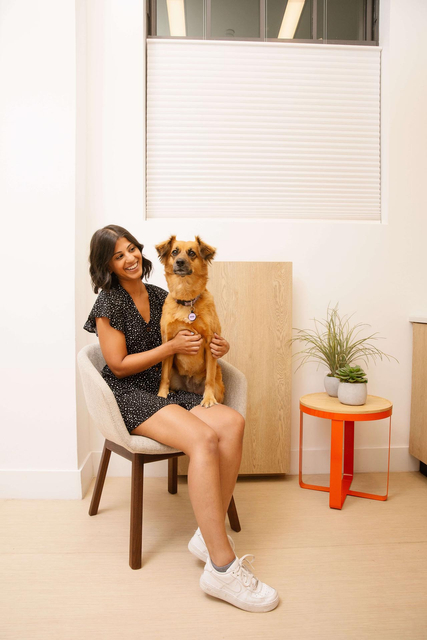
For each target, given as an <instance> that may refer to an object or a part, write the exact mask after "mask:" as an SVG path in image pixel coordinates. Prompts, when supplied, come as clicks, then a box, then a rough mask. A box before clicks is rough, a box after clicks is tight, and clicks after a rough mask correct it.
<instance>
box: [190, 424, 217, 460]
mask: <svg viewBox="0 0 427 640" xmlns="http://www.w3.org/2000/svg"><path fill="white" fill-rule="evenodd" d="M191 449H192V452H193V453H194V452H195V451H197V452H200V453H204V454H210V455H212V454H213V455H218V435H217V433H216V432H215V431H214V430H213V429H211V427H208V426H206V427H203V428H200V429H197V434H196V436H195V438H194V439H193V442H192V446H191ZM190 455H191V453H190Z"/></svg>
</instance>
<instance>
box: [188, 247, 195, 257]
mask: <svg viewBox="0 0 427 640" xmlns="http://www.w3.org/2000/svg"><path fill="white" fill-rule="evenodd" d="M188 255H189V256H190V257H191V258H192V257H193V256H195V255H196V254H195V252H194V251H193V249H190V251H189V252H188Z"/></svg>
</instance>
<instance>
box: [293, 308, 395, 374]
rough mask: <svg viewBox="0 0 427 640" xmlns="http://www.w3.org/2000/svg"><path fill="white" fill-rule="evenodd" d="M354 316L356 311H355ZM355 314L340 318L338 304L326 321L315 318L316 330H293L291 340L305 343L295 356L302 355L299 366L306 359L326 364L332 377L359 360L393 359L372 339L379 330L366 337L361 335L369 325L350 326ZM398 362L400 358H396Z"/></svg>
mask: <svg viewBox="0 0 427 640" xmlns="http://www.w3.org/2000/svg"><path fill="white" fill-rule="evenodd" d="M353 315H354V314H353ZM351 318H352V316H348V315H345V316H343V317H341V316H340V315H339V313H338V305H336V306H335V307H330V306H328V310H327V315H326V320H316V318H314V320H313V321H314V329H294V331H296V332H297V333H296V335H295V336H294V337H293V338H292V339H291V342H298V341H299V342H305V343H306V344H307V346H306V348H305V349H302V350H301V351H298V352H297V353H295V354H294V357H298V356H299V357H300V358H301V362H300V364H299V366H298V367H297V371H298V369H299V368H300V367H301V366H302V365H303V364H306V363H307V362H317V363H318V364H324V365H325V366H326V367H327V368H328V369H329V374H328V375H330V376H335V374H336V372H337V370H338V369H339V368H340V367H343V366H345V365H346V364H352V363H354V362H355V361H356V360H362V361H363V362H364V363H365V364H366V365H367V364H368V361H369V360H370V359H371V360H373V361H375V359H376V358H379V359H380V360H382V359H383V358H387V360H390V359H391V358H393V359H394V360H396V358H394V356H390V355H388V354H386V353H384V352H383V351H381V350H380V349H378V348H377V347H376V346H375V345H374V344H372V342H371V341H373V340H380V339H381V338H379V337H378V335H377V333H372V334H370V335H368V336H366V337H365V338H363V337H359V336H360V333H361V331H363V329H364V328H365V327H369V326H370V325H368V324H363V323H361V322H360V323H358V324H356V325H354V326H351V324H350V320H351ZM396 361H397V360H396Z"/></svg>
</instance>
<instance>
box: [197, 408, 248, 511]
mask: <svg viewBox="0 0 427 640" xmlns="http://www.w3.org/2000/svg"><path fill="white" fill-rule="evenodd" d="M190 413H194V415H196V416H197V417H198V418H200V420H203V422H205V423H206V424H207V425H208V426H209V427H211V429H213V430H214V431H215V433H216V434H217V436H218V449H219V475H220V483H221V496H222V505H223V510H224V519H225V517H226V515H227V510H228V507H229V504H230V500H231V498H232V496H233V492H234V487H235V485H236V480H237V475H238V473H239V468H240V462H241V460H242V446H243V434H244V429H245V419H244V418H243V416H242V415H241V414H240V413H239V412H238V411H235V410H234V409H231V408H230V407H227V406H225V405H223V404H216V405H214V406H213V407H209V409H206V408H204V407H200V406H199V407H194V409H191V411H190Z"/></svg>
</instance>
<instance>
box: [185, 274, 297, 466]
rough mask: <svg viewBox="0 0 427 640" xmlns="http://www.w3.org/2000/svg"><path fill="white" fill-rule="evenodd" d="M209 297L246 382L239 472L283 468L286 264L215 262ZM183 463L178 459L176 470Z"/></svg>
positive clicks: (286, 455) (288, 307)
mask: <svg viewBox="0 0 427 640" xmlns="http://www.w3.org/2000/svg"><path fill="white" fill-rule="evenodd" d="M208 290H209V291H210V292H211V293H212V295H213V296H214V299H215V305H216V309H217V312H218V316H219V319H220V321H221V328H222V335H223V336H224V337H225V338H226V339H227V340H228V342H229V343H230V351H229V353H228V354H227V355H226V356H225V358H224V360H227V361H228V362H230V363H231V364H233V365H234V366H235V367H237V368H238V369H240V371H242V372H243V373H244V374H245V376H246V378H247V381H248V406H247V414H246V432H245V439H244V445H243V458H242V464H241V467H240V474H277V473H289V468H290V436H291V375H292V371H291V347H290V344H289V340H290V338H291V333H292V263H289V262H258V263H256V262H255V263H254V262H216V263H213V265H212V267H211V272H210V279H209V282H208ZM187 468H188V459H187V457H186V456H184V457H182V458H180V459H179V467H178V469H179V473H181V474H185V473H186V472H187Z"/></svg>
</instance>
